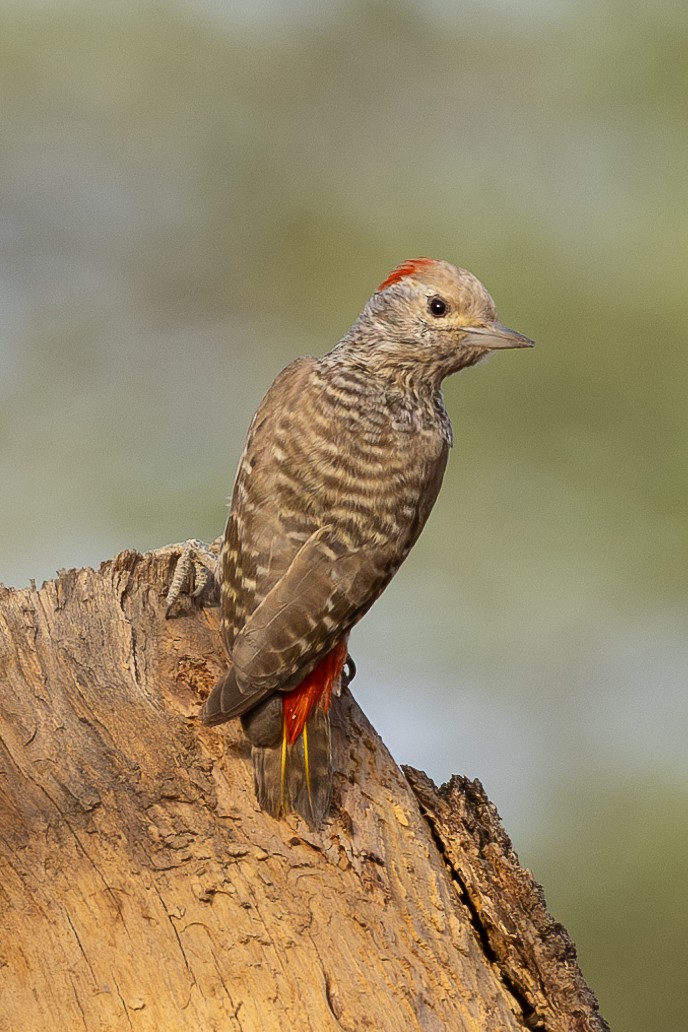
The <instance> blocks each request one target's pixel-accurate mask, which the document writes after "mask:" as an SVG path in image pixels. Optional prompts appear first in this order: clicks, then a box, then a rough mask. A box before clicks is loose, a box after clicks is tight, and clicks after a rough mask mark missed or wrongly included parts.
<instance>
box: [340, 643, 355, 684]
mask: <svg viewBox="0 0 688 1032" xmlns="http://www.w3.org/2000/svg"><path fill="white" fill-rule="evenodd" d="M355 676H356V664H355V663H354V661H353V659H352V658H351V656H350V655H349V653H348V652H347V654H346V659H345V660H344V666H343V667H342V673H341V686H342V688H348V687H349V685H350V684H351V682H352V681H353V679H354V677H355Z"/></svg>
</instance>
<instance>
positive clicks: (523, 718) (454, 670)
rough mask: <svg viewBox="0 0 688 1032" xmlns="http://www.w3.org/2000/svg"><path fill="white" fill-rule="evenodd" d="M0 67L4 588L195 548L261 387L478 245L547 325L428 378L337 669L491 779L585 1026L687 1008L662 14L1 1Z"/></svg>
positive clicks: (681, 120) (674, 182)
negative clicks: (419, 474)
mask: <svg viewBox="0 0 688 1032" xmlns="http://www.w3.org/2000/svg"><path fill="white" fill-rule="evenodd" d="M0 83H1V84H2V86H1V89H2V103H1V105H0V126H1V130H2V132H1V141H2V142H1V144H0V146H1V148H2V161H1V163H0V175H1V177H2V183H1V197H2V203H1V206H0V234H1V239H2V255H3V260H2V268H1V275H0V291H1V297H2V304H1V307H0V317H1V319H2V328H1V332H0V478H1V482H2V492H1V495H0V579H2V580H3V581H4V582H6V583H9V584H14V585H24V584H26V583H28V581H29V578H32V577H33V578H36V579H37V580H38V581H40V580H42V579H43V578H48V577H50V576H52V575H53V574H54V571H55V570H56V569H57V568H58V567H69V566H82V565H85V564H97V563H98V562H99V561H100V560H101V559H103V558H106V557H109V556H110V555H112V554H114V553H115V552H117V551H119V550H121V549H123V548H126V547H135V548H138V549H142V550H143V549H148V548H153V547H156V546H159V545H162V544H164V543H166V542H169V541H179V540H182V539H184V538H186V537H190V536H198V537H204V538H206V539H212V538H213V537H215V536H216V535H217V534H218V533H219V531H220V530H221V528H222V525H223V522H224V516H225V510H224V500H225V498H226V496H227V495H228V494H229V491H230V488H231V480H232V477H233V473H234V468H235V465H236V461H237V458H238V454H239V450H240V446H241V442H242V438H243V435H244V432H245V429H246V426H247V424H248V421H249V419H250V417H251V415H252V412H253V410H254V408H255V406H256V404H257V402H258V401H259V399H260V397H261V395H262V394H263V392H264V391H265V389H266V388H267V386H268V384H269V383H270V381H271V379H272V378H273V376H274V375H275V374H276V373H277V371H278V370H279V369H280V368H282V366H284V365H285V364H286V363H287V362H288V361H290V360H291V359H292V358H293V357H294V356H296V355H298V354H302V353H308V352H314V353H322V352H323V351H325V350H327V349H328V348H329V347H330V346H331V345H332V344H333V343H334V342H335V341H336V340H337V339H338V337H339V336H340V335H341V333H343V332H344V331H345V330H346V329H347V328H348V326H349V325H350V324H351V322H352V321H353V319H354V318H355V316H356V315H357V313H358V311H359V310H360V308H361V306H362V305H363V303H364V302H365V301H366V299H367V297H368V296H369V294H370V293H371V291H372V289H373V288H374V287H375V285H376V284H377V283H378V282H379V281H380V280H381V279H382V277H383V276H384V275H385V274H386V273H387V272H388V271H389V270H390V269H391V268H392V267H393V266H394V265H396V264H397V263H398V262H399V261H401V260H402V259H404V258H406V257H411V256H416V255H419V254H429V255H434V256H437V257H446V258H448V259H450V260H452V261H455V262H457V263H458V264H461V265H465V266H467V267H468V268H470V269H471V270H472V271H473V272H475V273H476V274H477V275H478V276H479V277H480V278H481V279H482V280H483V281H484V282H485V283H486V285H487V286H488V288H489V289H490V290H491V292H492V293H493V295H494V297H495V298H496V300H497V304H498V307H499V312H500V316H501V318H502V319H503V320H504V321H505V322H506V323H507V324H509V325H511V326H514V327H515V328H516V329H518V330H520V331H521V332H523V333H526V334H528V335H529V336H532V337H534V338H535V339H536V340H537V342H538V347H537V349H536V350H535V351H532V352H519V353H510V354H503V355H500V356H498V357H496V358H495V359H494V360H493V361H491V362H490V363H489V364H487V365H483V366H481V367H479V368H478V369H476V370H471V371H470V372H467V373H465V374H462V375H461V376H459V377H456V378H454V380H452V381H450V382H449V383H448V384H447V387H446V398H447V407H448V409H449V411H450V413H451V414H452V416H453V419H454V426H455V431H456V438H457V446H456V448H455V450H454V453H453V456H452V460H451V463H450V468H449V471H448V475H447V478H446V481H445V487H444V490H443V493H442V495H441V497H440V501H439V503H438V506H437V509H436V510H435V512H434V514H433V516H432V518H431V520H430V524H429V526H428V529H427V531H426V532H425V534H424V535H423V538H422V539H421V541H420V542H419V544H418V546H417V547H416V549H415V551H414V553H413V555H412V556H411V558H410V559H409V561H408V563H407V565H406V567H405V569H404V570H403V572H402V573H401V574H400V575H399V577H398V578H397V580H396V581H395V582H394V583H393V584H392V586H391V587H390V589H389V590H388V592H387V593H386V595H385V598H384V599H383V600H382V601H381V602H380V603H378V605H377V606H376V607H375V608H374V610H373V611H372V612H371V614H370V615H369V616H368V618H367V619H366V621H365V622H364V623H363V625H362V626H361V627H360V628H359V629H358V630H357V631H356V632H355V635H354V643H353V644H354V654H355V656H356V660H357V663H358V668H359V676H358V678H357V680H356V683H355V686H354V687H355V692H356V695H357V697H358V699H359V700H360V702H361V703H362V705H363V707H364V708H365V709H366V711H367V712H368V714H369V715H370V716H371V718H372V719H373V721H374V723H375V724H376V726H377V728H378V730H379V731H380V733H381V734H382V736H383V738H384V739H385V741H386V742H387V743H388V745H389V746H390V748H391V749H392V751H393V753H394V755H395V757H396V759H397V760H398V761H399V762H406V763H411V764H413V765H415V766H418V767H422V768H424V769H426V770H427V771H428V772H429V773H430V774H431V775H432V776H433V777H434V778H435V780H437V781H442V780H445V779H446V778H447V777H448V776H449V775H450V774H451V773H452V772H454V771H456V772H460V773H465V774H468V775H470V776H472V777H479V778H480V779H481V780H482V781H483V783H484V784H485V786H486V789H487V791H488V793H489V794H490V796H491V797H492V799H493V800H494V801H495V802H496V804H497V806H498V807H499V810H500V812H501V814H502V816H503V818H504V821H505V824H506V827H507V829H508V830H509V832H510V834H511V835H512V837H513V840H514V844H515V846H516V848H517V850H518V852H519V854H520V856H521V859H522V861H523V862H524V863H525V864H527V865H528V866H530V867H531V868H532V870H533V871H534V873H535V876H536V877H537V878H538V880H540V881H541V882H543V884H544V887H545V891H546V895H547V899H548V902H549V905H550V907H551V909H552V911H553V913H554V914H555V916H556V917H557V918H558V919H559V920H561V921H562V922H563V923H564V924H565V925H566V926H567V927H568V929H569V930H570V932H571V934H572V936H573V937H574V939H575V940H576V942H577V945H578V950H579V956H580V961H581V964H582V967H583V970H584V973H585V975H586V976H587V978H588V980H589V981H590V982H591V984H592V986H593V987H594V988H595V990H596V991H597V992H598V994H599V997H600V1002H601V1006H602V1011H603V1013H604V1014H605V1015H606V1017H607V1018H608V1020H609V1021H610V1022H611V1024H612V1026H613V1027H614V1028H615V1029H617V1030H628V1032H641V1030H642V1032H648V1030H653V1029H657V1030H659V1029H663V1030H665V1029H678V1028H682V1027H685V1018H684V1010H685V1006H684V1001H683V997H684V994H685V988H684V986H685V975H686V962H687V960H688V950H687V947H686V940H687V938H688V903H687V898H688V893H687V891H686V875H687V873H688V823H687V820H686V807H687V805H688V765H687V764H686V750H685V734H686V725H687V720H688V695H687V693H686V690H685V689H686V674H687V672H688V644H687V642H686V625H687V620H688V593H687V590H686V589H687V587H688V583H687V581H688V576H687V573H686V566H687V564H686V560H687V558H688V544H687V536H686V515H685V514H686V506H687V503H688V463H687V462H686V445H687V444H688V406H687V404H686V393H687V392H686V386H687V384H688V354H687V350H686V346H685V337H686V325H687V322H688V313H687V306H686V273H687V272H688V258H687V257H686V255H687V244H688V214H687V207H686V195H687V181H686V168H687V167H688V160H687V159H688V133H687V122H688V116H687V112H688V107H687V102H688V98H687V96H686V93H687V90H686V87H687V85H688V6H686V4H685V3H683V2H682V0H673V2H672V0H654V2H653V3H652V4H651V5H648V4H641V3H640V2H624V3H621V2H620V0H601V2H600V0H596V2H593V0H559V2H557V0H550V3H544V2H536V0H480V2H478V0H475V2H467V3H464V4H455V3H450V2H449V0H446V2H442V0H433V2H425V3H421V2H420V0H419V2H413V0H407V2H406V3H404V2H397V3H392V2H387V3H384V2H380V3H377V2H362V0H361V2H358V3H355V2H354V3H345V2H343V0H342V2H330V3H320V4H317V5H315V4H313V3H311V2H305V0H302V2H295V0H261V2H256V0H254V2H252V3H248V2H246V3H242V4H240V3H237V2H231V0H197V2H192V0H188V2H187V3H184V2H182V0H178V2H176V3H175V2H172V0H168V2H158V3H155V2H153V0H150V2H148V0H138V2H127V0H117V2H114V0H113V2H105V0H88V2H82V3H66V2H60V0H52V2H46V3H38V2H36V3H32V2H30V0H23V2H18V0H17V2H14V3H12V2H5V3H4V4H2V7H1V8H0Z"/></svg>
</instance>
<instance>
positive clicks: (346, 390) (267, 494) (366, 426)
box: [204, 259, 531, 825]
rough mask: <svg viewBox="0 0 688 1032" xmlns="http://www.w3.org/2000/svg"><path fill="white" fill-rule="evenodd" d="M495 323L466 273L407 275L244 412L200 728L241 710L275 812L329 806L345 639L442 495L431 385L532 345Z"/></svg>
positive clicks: (444, 427) (429, 266)
mask: <svg viewBox="0 0 688 1032" xmlns="http://www.w3.org/2000/svg"><path fill="white" fill-rule="evenodd" d="M440 302H441V303H440ZM440 309H443V310H440ZM495 320H496V313H495V309H494V304H493V302H492V299H491V298H490V296H489V294H488V293H487V291H486V290H485V288H484V287H483V286H482V285H481V284H480V283H479V282H478V280H476V279H475V277H474V276H472V275H471V274H470V273H469V272H466V271H465V270H459V269H455V268H454V267H453V266H451V265H449V264H448V263H446V262H437V261H433V260H430V259H416V260H415V261H413V262H408V263H405V264H404V265H403V266H400V268H399V270H396V271H395V272H394V273H392V274H391V275H390V277H388V279H387V280H386V281H385V282H384V283H383V284H382V285H381V287H380V288H379V289H378V291H377V292H376V293H375V294H374V295H373V297H372V298H371V300H370V301H369V302H368V304H367V305H366V307H365V309H364V311H363V312H362V314H361V316H360V317H359V319H358V320H357V321H356V323H355V324H354V326H353V327H352V329H351V330H350V331H349V333H347V334H346V335H345V336H344V337H343V338H342V340H341V341H340V342H339V343H338V344H337V345H336V346H335V347H334V348H333V349H332V351H330V352H328V354H326V355H325V356H324V357H322V358H320V359H317V358H310V357H309V358H300V359H297V360H296V361H295V362H293V363H292V364H291V365H289V366H288V367H287V368H286V369H285V370H283V372H282V373H280V375H279V376H278V377H277V379H276V380H275V382H274V383H273V385H272V386H271V388H270V389H269V391H268V393H267V394H266V396H265V398H264V399H263V401H262V402H261V404H260V406H259V408H258V411H257V412H256V414H255V416H254V418H253V421H252V423H251V426H250V428H249V432H248V437H247V440H246V444H245V447H244V450H243V453H242V456H241V459H240V461H239V468H238V471H237V476H236V482H235V485H234V492H233V496H232V501H231V506H230V515H229V519H228V522H227V527H226V530H225V538H224V544H223V548H222V553H221V614H222V632H223V635H224V639H225V644H226V647H227V653H228V656H229V660H230V666H229V669H228V671H227V673H226V674H225V675H224V676H223V677H222V678H221V679H220V681H219V682H218V684H217V685H216V686H215V688H214V689H213V692H212V693H211V695H210V697H209V698H208V700H207V702H206V704H205V708H204V721H205V722H206V723H208V724H216V723H220V722H222V721H224V720H228V719H230V718H231V717H235V716H241V718H242V723H243V726H244V730H245V731H246V734H247V736H248V737H249V739H250V741H251V743H252V746H253V758H254V772H255V782H256V791H257V795H258V800H259V802H260V804H261V806H262V807H263V808H264V809H266V810H267V811H268V812H269V813H272V814H273V815H275V816H279V815H280V814H282V813H285V812H289V811H296V812H298V813H301V814H302V815H303V816H304V817H305V818H306V819H307V820H308V821H309V823H311V824H316V825H317V824H319V823H320V822H321V821H322V819H323V817H324V816H325V814H326V812H327V809H328V806H329V802H330V795H331V785H332V765H331V756H330V743H329V716H328V712H327V710H328V707H329V698H330V693H331V692H332V691H334V692H335V694H336V692H337V691H338V688H339V682H340V677H341V673H342V666H343V665H344V663H345V661H346V648H347V641H348V635H349V631H350V629H351V628H352V627H353V625H354V624H355V623H356V622H357V621H358V620H359V619H360V618H361V617H362V616H363V614H364V613H365V612H366V611H367V610H368V609H369V608H370V606H371V605H372V604H373V602H374V601H375V599H376V598H378V596H379V595H380V593H381V592H382V591H383V589H384V588H385V586H386V585H387V584H388V583H389V581H390V579H391V578H392V577H393V576H394V574H395V573H396V571H397V569H398V568H399V566H400V564H401V563H402V562H403V560H404V559H405V558H406V556H407V555H408V552H409V550H410V549H411V547H412V545H413V544H414V542H415V540H416V539H417V537H418V535H419V534H420V532H421V530H422V529H423V526H424V524H425V521H426V520H427V517H428V515H429V513H430V510H431V509H432V506H433V505H434V502H435V499H436V498H437V494H438V491H439V489H440V485H441V482H442V477H443V474H444V470H445V466H446V463H447V457H448V452H449V448H450V445H451V425H450V422H449V417H448V416H447V413H446V411H445V408H444V404H443V401H442V395H441V388H440V385H441V382H442V379H443V378H444V377H445V376H447V375H448V374H449V373H452V372H456V371H457V370H458V369H461V368H463V367H464V366H467V365H472V364H474V363H475V362H476V361H478V360H479V359H480V358H482V357H483V356H484V355H485V354H487V352H488V351H489V350H492V349H493V348H497V347H523V346H527V345H529V344H530V343H531V342H530V341H528V340H527V338H525V337H521V336H520V335H518V334H516V333H514V331H512V330H507V329H506V328H505V327H503V326H501V324H499V323H497V322H496V321H495Z"/></svg>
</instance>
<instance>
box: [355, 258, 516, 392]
mask: <svg viewBox="0 0 688 1032" xmlns="http://www.w3.org/2000/svg"><path fill="white" fill-rule="evenodd" d="M351 340H352V343H354V342H355V341H359V342H361V343H363V342H365V341H367V340H370V342H371V344H372V347H370V348H368V347H366V351H367V352H368V354H367V358H368V361H369V362H370V364H371V365H373V366H377V367H379V368H380V369H381V370H382V369H384V370H390V371H391V370H392V369H397V370H399V371H400V372H402V374H403V373H404V372H405V373H407V374H408V375H410V376H412V377H413V378H416V377H420V378H422V379H424V380H425V382H426V383H427V382H429V383H432V384H433V385H434V386H439V384H440V383H441V381H442V380H443V379H444V377H445V376H449V375H450V374H451V373H455V372H457V371H458V370H459V369H463V368H464V367H465V366H469V365H474V364H475V363H476V362H479V361H480V359H482V358H484V357H485V356H486V355H488V354H489V353H490V352H491V351H496V350H502V349H504V348H529V347H532V346H533V341H532V340H530V339H529V338H528V337H524V336H522V335H521V334H520V333H517V332H516V331H515V330H510V329H509V328H508V327H507V326H503V325H502V323H500V322H498V320H497V311H496V308H495V303H494V301H493V300H492V298H491V297H490V295H489V294H488V292H487V290H486V289H485V287H484V286H483V285H482V283H481V282H480V281H479V280H478V279H476V277H475V276H474V275H473V274H472V273H470V272H468V271H467V270H466V269H458V268H456V267H455V266H453V265H450V264H449V262H445V261H437V260H435V259H433V258H414V259H411V260H410V261H406V262H404V263H403V264H402V265H400V266H398V268H396V269H395V270H394V271H393V272H392V273H390V275H389V276H388V277H387V278H386V279H385V280H383V282H382V283H381V284H380V286H379V287H378V289H377V290H376V291H375V293H374V294H373V296H372V298H371V299H370V301H369V302H368V304H367V305H366V307H365V309H364V311H363V313H362V314H361V316H360V318H359V320H358V323H357V324H356V326H355V327H354V329H353V331H352V338H351Z"/></svg>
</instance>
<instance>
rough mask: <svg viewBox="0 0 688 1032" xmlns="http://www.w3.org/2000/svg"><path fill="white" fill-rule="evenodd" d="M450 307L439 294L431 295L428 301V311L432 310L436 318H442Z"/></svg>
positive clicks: (431, 312)
mask: <svg viewBox="0 0 688 1032" xmlns="http://www.w3.org/2000/svg"><path fill="white" fill-rule="evenodd" d="M448 307H449V306H448V305H447V302H446V301H445V300H444V299H443V298H441V297H438V296H437V295H435V296H434V297H431V298H430V299H429V301H428V311H429V312H430V315H434V316H435V318H436V319H441V318H442V316H443V315H446V314H447V310H448Z"/></svg>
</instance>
